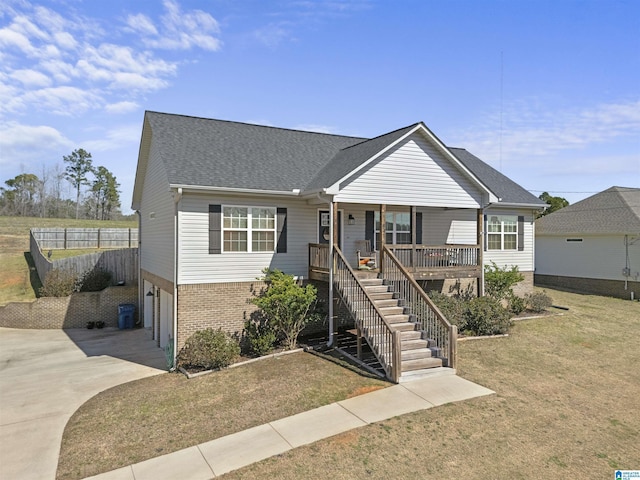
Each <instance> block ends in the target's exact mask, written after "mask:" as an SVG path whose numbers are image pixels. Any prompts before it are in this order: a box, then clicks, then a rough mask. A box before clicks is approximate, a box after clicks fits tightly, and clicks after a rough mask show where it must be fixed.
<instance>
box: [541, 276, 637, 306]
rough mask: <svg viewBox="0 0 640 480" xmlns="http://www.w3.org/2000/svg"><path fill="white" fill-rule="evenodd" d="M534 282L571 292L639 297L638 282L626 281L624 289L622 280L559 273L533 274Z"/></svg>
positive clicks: (617, 296) (626, 297)
mask: <svg viewBox="0 0 640 480" xmlns="http://www.w3.org/2000/svg"><path fill="white" fill-rule="evenodd" d="M535 284H536V286H540V287H551V288H558V289H561V290H568V291H571V292H578V293H588V294H592V295H603V296H606V297H616V298H623V299H627V300H628V299H630V298H631V292H634V298H636V299H637V298H640V282H633V281H629V282H627V288H626V290H625V288H624V287H625V282H624V280H605V279H600V278H579V277H562V276H559V275H538V274H536V275H535Z"/></svg>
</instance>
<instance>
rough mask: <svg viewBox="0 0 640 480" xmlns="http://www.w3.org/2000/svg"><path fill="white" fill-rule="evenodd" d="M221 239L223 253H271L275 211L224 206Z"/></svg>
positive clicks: (274, 234) (268, 208) (274, 230)
mask: <svg viewBox="0 0 640 480" xmlns="http://www.w3.org/2000/svg"><path fill="white" fill-rule="evenodd" d="M222 238H223V251H224V252H273V251H274V250H275V239H276V209H275V208H272V207H232V206H224V207H223V208H222Z"/></svg>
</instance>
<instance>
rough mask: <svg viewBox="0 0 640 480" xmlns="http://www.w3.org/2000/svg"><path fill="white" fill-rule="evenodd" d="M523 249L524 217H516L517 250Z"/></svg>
mask: <svg viewBox="0 0 640 480" xmlns="http://www.w3.org/2000/svg"><path fill="white" fill-rule="evenodd" d="M523 250H524V217H523V216H519V217H518V251H520V252H522V251H523Z"/></svg>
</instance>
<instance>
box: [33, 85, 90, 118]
mask: <svg viewBox="0 0 640 480" xmlns="http://www.w3.org/2000/svg"><path fill="white" fill-rule="evenodd" d="M22 100H23V102H24V103H25V104H30V105H39V106H40V108H42V109H43V110H47V111H49V112H51V113H55V114H57V115H74V114H81V113H84V112H86V111H88V110H91V109H95V108H99V107H100V106H101V105H102V99H101V98H100V96H99V95H97V94H95V93H93V92H92V91H89V90H83V89H81V88H77V87H68V86H64V87H51V88H42V89H40V90H33V91H30V92H27V93H26V94H24V95H23V96H22Z"/></svg>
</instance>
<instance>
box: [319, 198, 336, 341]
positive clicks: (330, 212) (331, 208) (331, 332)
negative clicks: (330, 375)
mask: <svg viewBox="0 0 640 480" xmlns="http://www.w3.org/2000/svg"><path fill="white" fill-rule="evenodd" d="M317 196H318V200H320V201H321V202H325V203H327V204H328V205H329V238H330V239H331V240H330V241H329V341H328V342H327V347H332V346H333V202H331V201H329V200H327V199H326V198H322V197H321V196H320V192H318V193H317Z"/></svg>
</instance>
